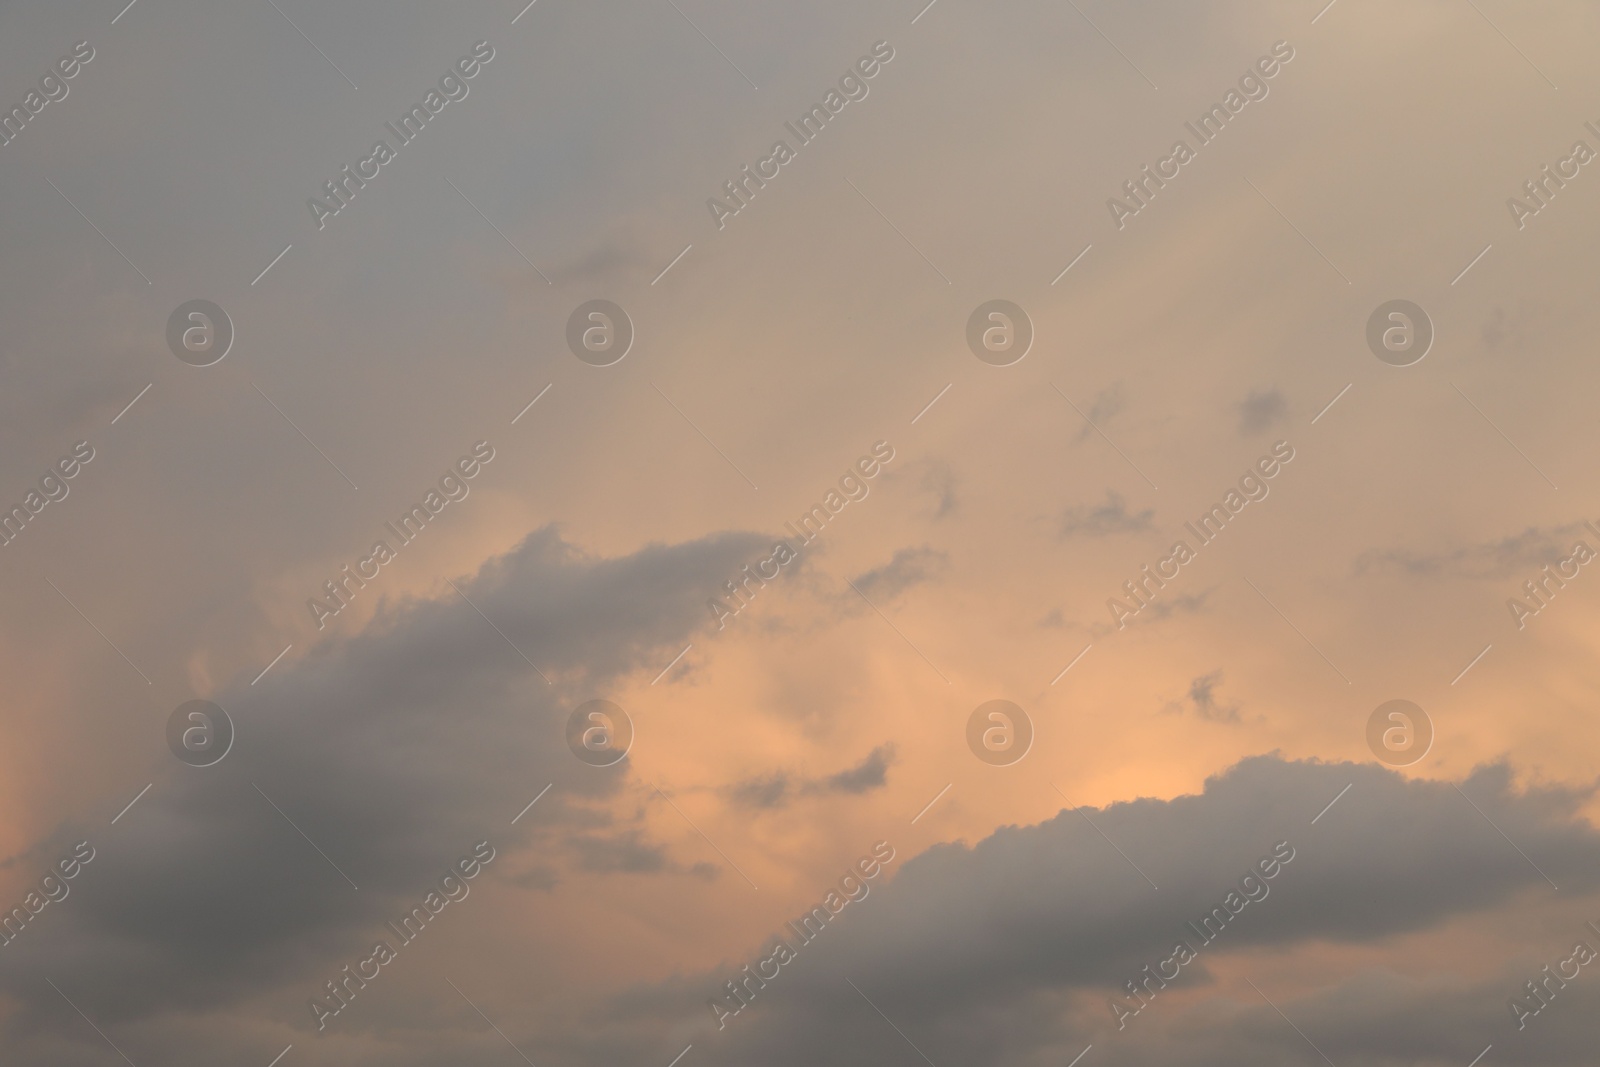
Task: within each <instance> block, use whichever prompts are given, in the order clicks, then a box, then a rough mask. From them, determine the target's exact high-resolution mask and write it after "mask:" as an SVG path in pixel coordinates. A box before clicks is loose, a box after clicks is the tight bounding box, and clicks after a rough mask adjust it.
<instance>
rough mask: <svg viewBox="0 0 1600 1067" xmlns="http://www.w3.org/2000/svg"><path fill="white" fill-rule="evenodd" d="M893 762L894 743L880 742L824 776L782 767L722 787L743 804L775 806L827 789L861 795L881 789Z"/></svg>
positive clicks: (733, 798) (816, 794)
mask: <svg viewBox="0 0 1600 1067" xmlns="http://www.w3.org/2000/svg"><path fill="white" fill-rule="evenodd" d="M894 762H895V747H894V745H892V744H882V745H879V746H878V747H877V748H874V749H873V750H872V751H871V752H868V753H867V755H866V758H865V759H863V760H862V761H861V762H860V763H858V764H856V765H855V766H854V767H847V768H845V769H844V770H842V771H839V772H838V773H836V774H830V775H828V776H826V777H824V778H811V779H801V780H799V781H795V780H794V779H793V778H791V776H790V775H789V774H788V773H787V772H785V771H776V772H774V773H772V774H768V775H761V776H759V777H755V778H747V779H745V780H744V781H742V782H737V783H735V784H733V785H731V786H728V787H726V788H725V789H723V793H724V794H725V795H726V796H727V797H728V798H729V799H730V800H732V801H733V802H734V803H735V804H739V805H741V806H743V807H746V808H764V809H768V810H774V809H778V808H786V807H788V806H789V803H790V801H792V800H793V799H794V798H795V797H797V796H808V797H809V796H821V795H826V794H829V793H850V794H853V795H860V794H862V793H870V792H871V791H872V790H874V789H880V788H882V787H883V786H884V785H885V784H887V783H888V781H889V768H890V767H892V766H893V765H894Z"/></svg>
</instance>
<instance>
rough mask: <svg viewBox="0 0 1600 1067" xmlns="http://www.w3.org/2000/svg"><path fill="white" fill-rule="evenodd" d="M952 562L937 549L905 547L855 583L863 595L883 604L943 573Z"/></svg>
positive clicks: (875, 602)
mask: <svg viewBox="0 0 1600 1067" xmlns="http://www.w3.org/2000/svg"><path fill="white" fill-rule="evenodd" d="M949 561H950V558H949V556H947V555H946V554H945V553H943V552H940V551H938V550H936V549H932V548H927V547H923V548H902V549H901V550H900V551H898V552H896V553H895V554H894V558H892V559H890V560H889V562H888V563H885V564H884V565H883V566H881V567H875V568H873V569H872V570H870V571H867V572H866V573H865V574H862V575H859V576H857V577H856V578H855V579H853V580H854V582H855V585H856V588H858V589H860V590H861V593H862V595H863V596H865V597H866V598H867V599H868V600H870V601H872V602H873V603H874V604H880V603H882V602H884V601H887V600H893V599H894V598H895V597H897V596H899V595H900V594H901V593H903V592H905V591H906V590H907V589H909V588H911V587H912V586H913V585H916V584H918V583H919V582H925V581H927V580H928V579H929V578H932V577H934V576H935V575H937V574H939V573H941V572H942V571H943V570H944V569H945V568H946V566H947V565H948V564H949Z"/></svg>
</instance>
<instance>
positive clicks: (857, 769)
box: [814, 745, 894, 793]
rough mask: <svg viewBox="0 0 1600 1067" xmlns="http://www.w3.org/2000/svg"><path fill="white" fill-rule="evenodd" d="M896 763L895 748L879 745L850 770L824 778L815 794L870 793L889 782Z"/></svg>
mask: <svg viewBox="0 0 1600 1067" xmlns="http://www.w3.org/2000/svg"><path fill="white" fill-rule="evenodd" d="M893 763H894V746H893V745H879V746H878V747H877V748H875V749H873V750H872V751H871V752H869V753H867V758H866V759H864V760H862V761H861V762H860V763H858V764H857V765H856V766H854V767H851V768H850V769H849V770H845V771H840V772H839V773H838V774H835V775H832V776H831V777H828V778H824V779H823V780H822V782H821V783H820V785H819V786H817V787H816V788H815V790H814V791H815V792H822V793H869V792H871V791H872V790H874V789H877V788H879V787H881V786H882V785H884V783H886V782H887V781H888V780H889V767H890V765H891V764H893Z"/></svg>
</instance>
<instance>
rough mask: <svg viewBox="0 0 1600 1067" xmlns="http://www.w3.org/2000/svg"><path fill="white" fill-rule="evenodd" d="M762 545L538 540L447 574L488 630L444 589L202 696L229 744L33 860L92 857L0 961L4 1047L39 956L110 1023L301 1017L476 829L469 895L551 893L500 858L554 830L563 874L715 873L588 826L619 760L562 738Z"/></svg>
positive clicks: (21, 1021)
mask: <svg viewBox="0 0 1600 1067" xmlns="http://www.w3.org/2000/svg"><path fill="white" fill-rule="evenodd" d="M764 544H765V540H764V539H763V538H761V537H758V536H756V535H753V534H724V535H719V536H715V537H711V538H706V539H703V540H700V541H695V542H689V543H686V544H680V545H672V546H667V545H651V546H647V547H645V548H643V549H640V550H639V551H637V552H635V553H633V554H631V555H628V556H624V557H618V558H609V559H600V558H593V557H589V556H586V555H584V554H583V553H581V552H579V551H578V550H577V549H576V548H575V547H574V546H572V545H570V544H568V543H567V542H565V541H563V540H562V539H561V538H560V537H559V536H558V535H557V534H556V533H555V532H554V531H553V530H551V529H548V528H547V529H543V530H539V531H536V532H534V533H532V534H530V535H529V536H528V537H527V538H526V539H525V540H524V541H523V542H522V543H521V544H520V545H518V546H517V547H516V548H515V549H513V550H512V551H510V552H508V553H507V554H505V555H504V556H501V557H498V558H495V559H492V560H490V561H489V562H487V563H486V564H485V565H484V566H483V567H482V569H481V570H480V571H479V572H478V573H477V574H476V575H474V576H471V577H470V578H466V579H461V580H459V581H458V582H457V584H458V585H460V586H461V588H462V591H463V592H464V593H465V594H466V595H467V597H470V598H471V600H472V602H473V604H475V605H476V606H477V608H478V609H481V610H482V612H483V615H486V616H488V618H490V619H492V620H494V625H493V626H491V625H490V624H489V623H487V622H485V620H484V617H483V616H481V615H479V614H478V612H477V611H476V610H474V608H473V607H472V606H470V605H468V604H467V603H465V602H464V601H463V599H462V598H461V597H460V596H458V595H457V594H456V593H455V592H454V591H450V592H448V593H446V594H445V595H444V596H442V597H441V598H439V599H437V600H432V599H412V598H405V599H402V600H400V601H398V602H390V603H386V604H385V605H384V606H383V607H382V608H381V609H380V610H379V612H378V615H377V616H376V618H375V619H374V621H373V622H372V624H371V625H370V626H368V627H367V628H366V629H365V630H363V631H362V632H361V633H360V634H358V635H357V636H354V637H351V638H348V639H343V640H332V641H328V642H325V643H323V644H322V645H319V646H317V647H316V648H315V649H313V650H312V651H311V652H310V653H309V654H308V655H306V657H305V658H304V659H303V660H300V661H298V662H292V663H286V664H282V665H280V666H279V667H278V668H276V670H275V671H274V674H273V675H272V676H271V684H270V685H267V684H266V683H265V682H263V687H262V688H258V689H252V688H251V687H250V686H249V685H248V684H247V683H246V682H244V681H241V682H238V683H236V684H235V685H234V686H232V687H230V688H229V689H228V690H227V691H225V692H224V693H223V694H221V695H220V696H219V697H218V703H220V704H222V705H223V706H224V708H226V709H228V710H229V712H230V714H231V715H232V717H233V719H234V721H235V723H236V726H237V732H238V738H237V741H236V743H235V746H234V750H233V751H232V752H231V753H230V754H229V755H228V757H227V758H225V759H224V760H223V761H222V762H220V763H219V764H217V765H216V766H215V767H211V768H205V769H196V768H191V767H181V768H178V769H177V770H175V771H171V772H170V773H163V774H162V775H161V776H160V777H158V778H157V780H156V783H155V785H154V787H153V789H152V790H151V792H150V795H149V796H147V797H145V798H144V799H143V800H141V801H140V803H139V805H138V806H137V807H135V808H134V809H133V810H132V811H131V812H130V813H129V814H128V816H127V817H126V819H125V820H124V821H123V822H122V824H121V825H119V826H118V827H117V831H116V833H115V834H110V833H107V832H106V831H105V829H104V828H103V827H102V828H99V829H96V828H93V827H89V828H81V827H70V828H63V829H62V831H60V832H59V833H58V834H56V835H54V837H53V842H52V844H51V846H50V847H48V848H42V849H41V848H35V849H33V850H31V852H30V856H33V855H38V856H51V858H54V855H53V853H54V851H55V850H56V849H57V847H58V846H59V843H60V842H63V841H65V840H67V839H69V838H70V839H73V840H76V839H78V838H79V837H87V838H88V839H90V840H91V841H92V842H93V843H94V844H95V846H96V848H97V849H98V850H99V855H98V856H97V857H96V859H95V860H94V861H93V863H92V864H91V865H89V866H88V867H86V868H85V869H84V871H83V873H82V874H81V875H80V876H79V878H78V879H77V881H76V883H75V884H74V886H73V893H72V895H71V896H70V897H69V899H68V900H67V901H65V902H64V903H63V904H62V905H61V906H59V907H56V908H54V909H53V913H49V912H47V913H46V914H44V915H43V916H41V921H40V922H39V923H38V927H39V929H38V932H37V933H35V931H34V930H31V929H30V930H28V931H27V932H26V933H25V935H24V936H23V937H22V938H20V939H19V940H18V941H17V942H16V943H15V944H13V945H11V946H9V947H8V948H6V949H5V953H6V956H7V957H8V958H9V959H10V962H11V966H10V967H8V968H7V969H6V971H5V972H4V973H0V986H3V987H4V988H5V989H6V990H7V993H8V996H11V997H13V998H15V999H16V1000H17V1001H18V1002H19V1004H20V1006H21V1007H20V1010H19V1011H18V1012H17V1013H16V1014H14V1015H13V1016H12V1017H10V1018H9V1019H8V1020H7V1023H6V1034H7V1038H8V1040H13V1041H17V1040H23V1039H25V1038H26V1037H28V1036H29V1035H31V1034H32V1033H34V1031H35V1030H36V1029H37V1028H38V1027H39V1026H40V1025H41V1024H42V1023H44V1021H45V1020H47V1019H48V1020H56V1019H57V1016H59V1015H60V1013H61V1010H62V1009H64V1007H65V1006H64V1005H62V1004H61V1003H60V1000H59V998H58V997H57V996H56V995H55V993H53V992H52V991H51V990H50V989H49V987H48V986H45V987H43V989H42V990H41V989H40V987H39V984H38V983H36V982H35V981H33V980H31V979H30V978H29V977H27V976H28V975H30V974H34V975H36V974H37V973H39V968H41V967H47V970H48V972H49V973H50V974H51V975H52V976H53V977H55V978H56V979H57V980H58V981H59V982H61V983H62V984H63V985H70V986H71V987H72V988H74V989H75V990H77V991H78V992H79V993H80V994H81V996H82V997H83V998H84V999H85V1000H86V1001H87V1002H89V1003H92V1004H94V1005H95V1006H96V1009H97V1010H96V1016H97V1021H99V1022H100V1023H101V1024H102V1025H105V1026H115V1025H118V1024H120V1023H123V1022H128V1021H131V1020H137V1019H140V1018H142V1017H147V1016H148V1015H150V1013H153V1012H158V1011H168V1010H174V1009H179V1008H181V1009H183V1010H201V1009H219V1010H220V1009H223V1008H224V1007H225V1006H227V1005H229V1004H232V1003H237V1002H240V1001H242V1000H244V999H246V998H251V997H257V996H263V995H267V994H269V993H270V994H271V999H272V1000H273V1002H274V1003H275V1004H276V1005H277V1008H278V1010H281V1011H282V1012H283V1014H284V1017H285V1018H286V1019H287V1020H288V1021H290V1022H291V1023H293V1024H294V1025H297V1026H298V1025H303V1024H304V1022H305V1021H306V1020H308V1019H309V1015H308V1014H307V1013H306V1012H305V1009H304V1001H305V997H306V995H307V993H308V992H309V991H310V990H311V989H314V988H316V986H317V985H318V984H319V983H320V981H321V978H318V977H315V976H317V975H319V974H320V973H321V972H322V971H324V970H337V968H338V965H339V963H344V962H349V958H350V957H352V956H353V954H354V953H356V952H357V951H358V950H361V949H364V948H366V947H367V946H369V945H370V943H371V938H372V936H373V934H374V933H375V931H378V930H381V928H382V923H383V921H384V920H385V919H388V918H392V917H394V916H395V915H397V914H399V913H400V912H402V911H404V910H405V909H406V908H408V907H410V906H411V905H413V904H415V903H417V901H418V900H420V898H421V897H422V895H423V894H424V893H425V892H426V891H427V889H428V887H429V886H430V885H431V884H432V883H433V882H434V881H436V880H437V878H438V877H439V875H440V874H441V873H443V871H444V870H445V868H446V867H447V866H448V865H449V864H450V863H452V862H453V861H454V860H456V859H457V858H458V857H459V856H461V855H462V854H464V853H466V852H468V851H469V850H470V848H471V846H472V845H473V843H474V842H477V841H480V840H484V839H487V840H489V841H490V842H491V844H492V845H493V846H494V847H495V848H496V850H497V851H498V852H499V853H500V855H501V857H507V858H501V859H500V860H499V864H496V865H490V866H489V867H488V868H486V870H485V873H484V875H482V876H480V888H481V884H483V883H484V882H486V881H492V880H495V879H498V878H500V877H501V870H502V867H501V866H500V865H505V867H506V868H516V869H517V870H519V871H520V872H521V873H520V874H516V875H514V876H513V875H511V874H510V872H509V870H508V872H507V876H508V877H515V879H516V880H517V881H518V882H519V883H521V884H524V885H530V886H540V887H547V886H548V885H549V884H551V882H552V881H553V879H554V877H556V874H555V872H554V870H553V869H552V868H550V867H549V866H548V865H545V864H537V865H535V866H533V867H525V866H520V865H519V861H518V860H516V859H515V858H514V854H515V852H516V851H517V849H518V848H519V846H525V845H526V844H527V843H528V842H530V841H535V840H545V839H547V838H548V837H549V835H550V834H551V833H552V832H553V831H555V830H556V829H557V828H559V827H562V826H565V827H566V828H567V829H568V830H571V831H576V832H574V833H571V834H570V835H569V841H568V843H569V845H570V847H571V848H572V850H573V853H574V858H575V862H576V863H577V864H578V866H579V867H580V868H582V869H587V870H590V871H630V872H639V871H682V872H684V873H688V874H691V875H694V876H696V877H702V878H704V877H709V876H711V875H712V874H714V871H713V869H711V868H708V867H706V866H705V865H704V864H699V863H696V864H693V865H684V864H680V863H678V862H677V861H675V860H674V859H673V858H672V857H671V856H670V855H669V854H668V853H667V851H666V850H665V849H664V848H663V847H662V846H660V845H658V844H655V843H652V842H649V841H647V840H645V839H644V838H643V837H642V836H641V835H640V834H639V833H638V832H637V831H634V830H624V831H621V832H614V831H607V830H605V829H604V827H605V824H606V823H607V822H608V821H609V819H608V817H606V816H605V815H604V813H603V812H597V811H593V810H590V809H589V808H588V807H586V805H588V804H590V803H593V802H596V801H601V800H605V799H606V798H609V797H612V796H613V795H614V794H615V793H616V792H617V791H618V790H619V789H621V788H623V787H624V786H625V784H626V783H627V781H628V774H629V771H628V766H629V765H628V764H626V763H624V764H623V765H621V766H620V767H618V768H615V769H604V770H601V769H596V768H593V767H589V766H586V765H584V764H582V763H580V762H579V761H578V760H576V759H575V758H574V757H573V756H572V755H571V753H569V752H568V751H567V749H566V744H565V740H564V729H565V724H566V718H567V715H568V714H569V712H570V710H571V709H572V708H573V707H575V706H576V705H577V704H578V703H581V702H582V701H583V700H585V699H589V698H590V697H592V696H595V695H599V694H605V693H606V692H608V691H609V690H610V689H612V687H614V686H615V685H616V684H617V683H618V682H619V681H620V680H621V679H622V678H623V677H624V676H625V675H628V674H630V673H634V672H638V673H640V674H646V673H650V674H653V673H654V672H655V671H656V670H657V669H659V665H660V664H662V663H665V662H667V661H668V660H670V659H671V658H672V656H673V655H675V654H676V653H677V651H678V650H679V649H681V648H682V645H683V643H684V642H685V641H686V640H687V639H688V638H690V637H692V636H693V635H695V634H696V633H698V632H700V631H702V630H704V629H705V628H706V627H707V626H708V625H709V621H710V620H709V617H708V616H707V615H706V613H705V612H704V609H703V606H702V601H703V599H704V596H703V594H704V590H705V589H707V588H711V587H713V586H714V584H715V582H716V581H717V580H718V579H720V578H722V577H723V576H724V575H726V574H727V573H730V572H731V571H732V570H734V569H736V568H737V565H738V564H739V563H740V562H742V561H743V560H745V559H747V558H749V556H750V555H751V554H752V553H753V552H754V551H755V550H757V549H758V548H760V547H762V546H764ZM495 627H498V628H499V630H500V631H502V632H503V635H504V636H502V634H501V633H497V632H496V630H495ZM512 644H514V645H515V646H516V648H517V649H521V650H524V651H525V652H526V653H528V654H529V656H530V658H532V659H533V660H534V662H536V663H538V664H539V666H540V667H541V668H542V669H543V670H544V671H545V673H546V674H548V675H549V676H550V677H551V678H552V680H553V681H554V683H555V684H554V685H547V684H546V683H545V681H544V680H543V679H542V678H541V677H540V676H539V675H538V674H537V673H536V672H535V671H534V669H533V668H532V667H531V666H529V664H528V663H527V662H526V661H524V659H523V658H522V656H521V655H519V654H518V652H517V651H516V650H515V649H513V648H512V647H511V645H512ZM152 729H154V727H152ZM162 760H163V762H162V766H163V768H171V767H172V766H173V764H174V763H175V761H173V760H171V757H170V756H168V755H165V754H163V756H162ZM530 782H549V783H552V785H551V789H550V795H549V796H546V797H544V798H543V799H542V800H541V801H540V807H539V808H536V809H534V811H533V812H532V813H530V814H529V815H528V817H527V818H526V819H524V820H523V821H522V822H521V823H520V824H519V825H518V826H517V827H511V826H509V825H508V822H509V820H510V818H511V817H512V816H514V815H516V814H517V812H518V810H519V809H521V808H522V807H523V806H524V805H525V804H527V802H528V801H529V800H531V799H532V798H533V796H534V794H536V793H537V792H538V790H537V789H535V788H533V787H532V786H530V785H529V783H530ZM269 798H270V799H269ZM274 804H275V805H277V807H278V808H281V809H282V812H281V814H280V812H279V811H278V810H275V809H274V807H273V805H274ZM291 820H292V823H293V825H291ZM302 833H303V834H304V836H302ZM308 838H309V841H311V842H315V845H314V846H313V845H312V844H310V843H309V842H308V840H307V839H308ZM319 850H320V854H319ZM324 856H325V857H326V858H324ZM335 865H337V868H338V870H335ZM340 872H343V874H341V873H340ZM346 876H348V878H349V879H350V880H351V881H353V882H354V883H355V884H356V885H358V886H359V887H360V888H359V890H357V889H354V888H352V887H351V885H350V884H349V883H347V882H346V880H345V877H346ZM446 914H447V915H448V913H446ZM96 945H100V946H104V945H113V946H115V949H114V951H110V952H106V951H103V950H100V951H97V950H96V949H95V948H94V946H96ZM335 961H338V962H335ZM53 1025H54V1023H52V1026H53Z"/></svg>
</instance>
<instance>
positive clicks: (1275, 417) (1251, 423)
mask: <svg viewBox="0 0 1600 1067" xmlns="http://www.w3.org/2000/svg"><path fill="white" fill-rule="evenodd" d="M1288 413H1289V402H1288V400H1287V399H1285V398H1284V395H1283V392H1282V391H1281V390H1279V389H1261V390H1257V389H1252V390H1251V391H1250V395H1248V396H1246V397H1245V398H1244V399H1243V400H1241V401H1240V402H1239V434H1240V436H1242V437H1249V436H1251V435H1253V434H1258V433H1261V432H1262V431H1264V430H1268V429H1271V428H1272V427H1273V426H1276V425H1277V424H1278V423H1280V422H1282V421H1283V419H1284V416H1286V415H1288Z"/></svg>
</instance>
